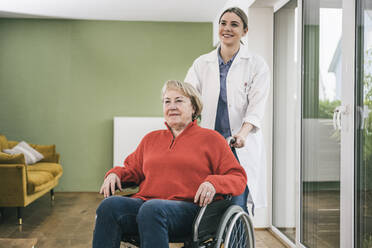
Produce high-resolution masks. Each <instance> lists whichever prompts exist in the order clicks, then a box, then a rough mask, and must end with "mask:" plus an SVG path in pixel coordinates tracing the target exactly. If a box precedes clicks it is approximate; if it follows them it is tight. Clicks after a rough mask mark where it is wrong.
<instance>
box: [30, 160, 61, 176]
mask: <svg viewBox="0 0 372 248" xmlns="http://www.w3.org/2000/svg"><path fill="white" fill-rule="evenodd" d="M27 171H45V172H49V173H50V174H52V175H53V177H56V176H59V175H60V174H62V172H63V169H62V166H61V165H60V164H55V163H44V162H39V163H36V164H34V165H33V166H27Z"/></svg>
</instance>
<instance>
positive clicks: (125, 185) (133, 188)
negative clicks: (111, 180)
mask: <svg viewBox="0 0 372 248" xmlns="http://www.w3.org/2000/svg"><path fill="white" fill-rule="evenodd" d="M121 189H122V191H120V190H119V188H118V186H116V185H115V195H119V196H131V195H134V194H135V193H137V192H138V191H139V186H138V185H137V184H136V183H134V182H121ZM110 195H111V191H110Z"/></svg>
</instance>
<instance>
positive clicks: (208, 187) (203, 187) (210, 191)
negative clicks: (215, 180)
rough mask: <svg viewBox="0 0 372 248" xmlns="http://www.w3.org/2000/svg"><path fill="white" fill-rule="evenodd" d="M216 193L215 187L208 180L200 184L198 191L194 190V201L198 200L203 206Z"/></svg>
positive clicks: (210, 200)
mask: <svg viewBox="0 0 372 248" xmlns="http://www.w3.org/2000/svg"><path fill="white" fill-rule="evenodd" d="M215 194H216V189H215V188H214V186H213V184H211V183H210V182H204V183H202V184H200V186H199V188H198V191H196V194H195V197H194V203H198V202H199V206H200V207H204V206H206V205H207V204H209V203H211V202H212V201H213V197H214V195H215Z"/></svg>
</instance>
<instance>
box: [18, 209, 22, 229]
mask: <svg viewBox="0 0 372 248" xmlns="http://www.w3.org/2000/svg"><path fill="white" fill-rule="evenodd" d="M17 218H18V224H20V225H22V208H21V207H17Z"/></svg>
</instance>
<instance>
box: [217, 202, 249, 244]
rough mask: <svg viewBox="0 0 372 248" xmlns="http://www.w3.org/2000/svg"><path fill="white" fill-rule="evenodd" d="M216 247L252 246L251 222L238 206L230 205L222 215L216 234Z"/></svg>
mask: <svg viewBox="0 0 372 248" xmlns="http://www.w3.org/2000/svg"><path fill="white" fill-rule="evenodd" d="M215 247H216V248H254V247H255V239H254V229H253V224H252V221H251V219H250V217H249V216H248V214H247V213H246V212H244V211H243V209H242V208H241V207H239V206H231V207H229V209H228V210H227V211H226V212H225V214H224V216H223V217H222V221H221V223H220V225H219V228H218V231H217V235H216V246H215Z"/></svg>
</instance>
